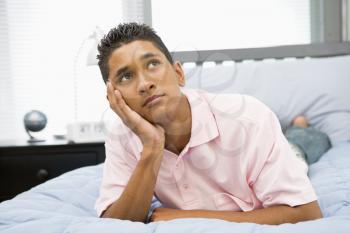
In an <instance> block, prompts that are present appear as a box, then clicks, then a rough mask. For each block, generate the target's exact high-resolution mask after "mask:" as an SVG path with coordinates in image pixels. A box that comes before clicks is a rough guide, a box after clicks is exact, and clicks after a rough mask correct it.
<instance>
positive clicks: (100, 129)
mask: <svg viewBox="0 0 350 233" xmlns="http://www.w3.org/2000/svg"><path fill="white" fill-rule="evenodd" d="M67 140H69V141H73V142H76V143H78V142H103V141H105V130H104V125H103V123H102V122H92V121H91V122H74V123H71V124H68V125H67Z"/></svg>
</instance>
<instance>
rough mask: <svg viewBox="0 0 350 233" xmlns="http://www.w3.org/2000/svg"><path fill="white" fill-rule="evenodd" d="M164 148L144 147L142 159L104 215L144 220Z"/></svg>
mask: <svg viewBox="0 0 350 233" xmlns="http://www.w3.org/2000/svg"><path fill="white" fill-rule="evenodd" d="M159 153H162V150H161V151H159V150H153V149H144V150H143V152H142V155H141V159H140V161H139V162H138V164H137V166H136V168H135V170H134V172H133V173H132V175H131V177H130V179H129V181H128V184H127V185H126V187H125V189H124V191H123V193H122V194H121V196H120V197H119V199H118V200H117V201H115V202H114V203H113V204H112V205H110V206H109V207H108V209H107V210H106V211H105V212H104V213H103V216H102V217H107V218H117V219H123V220H130V221H139V222H144V221H145V220H146V219H147V214H148V211H149V207H150V204H151V201H152V197H153V192H154V187H155V183H156V180H157V175H158V171H159V168H160V164H161V159H162V156H160V155H159Z"/></svg>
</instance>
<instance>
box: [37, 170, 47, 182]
mask: <svg viewBox="0 0 350 233" xmlns="http://www.w3.org/2000/svg"><path fill="white" fill-rule="evenodd" d="M36 178H38V180H39V181H46V180H47V179H48V178H49V172H48V171H47V170H46V169H40V170H39V171H38V172H37V173H36Z"/></svg>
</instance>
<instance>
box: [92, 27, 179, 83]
mask: <svg viewBox="0 0 350 233" xmlns="http://www.w3.org/2000/svg"><path fill="white" fill-rule="evenodd" d="M135 40H144V41H149V42H151V43H153V45H154V46H155V47H157V48H158V49H159V50H160V51H161V52H162V53H163V54H164V55H165V57H166V58H167V60H168V61H169V62H170V63H171V64H173V63H174V62H173V58H172V57H171V55H170V52H169V50H168V49H167V47H166V46H165V45H164V43H163V41H162V40H161V39H160V37H159V36H158V35H157V34H156V32H155V31H154V30H153V29H152V28H151V27H149V26H148V25H146V24H138V23H122V24H119V25H118V26H117V27H116V28H112V29H111V30H110V31H109V32H108V33H107V35H105V36H104V37H103V38H102V39H101V42H100V44H99V45H98V47H97V48H98V52H99V54H98V55H97V59H98V65H99V67H100V70H101V74H102V78H103V81H104V82H107V80H108V75H109V68H108V60H109V57H110V55H111V54H112V52H113V51H114V50H115V49H117V48H119V47H121V46H122V45H124V44H128V43H130V42H133V41H135Z"/></svg>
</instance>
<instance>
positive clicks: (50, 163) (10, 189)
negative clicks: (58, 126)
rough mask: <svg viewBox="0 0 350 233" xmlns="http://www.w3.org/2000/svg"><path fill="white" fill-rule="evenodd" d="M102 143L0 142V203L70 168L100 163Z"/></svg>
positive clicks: (56, 141)
mask: <svg viewBox="0 0 350 233" xmlns="http://www.w3.org/2000/svg"><path fill="white" fill-rule="evenodd" d="M104 159H105V149H104V143H102V142H96V143H70V142H68V141H66V140H50V141H46V142H40V143H34V144H29V143H27V142H26V141H0V202H1V201H3V200H7V199H10V198H12V197H14V196H15V195H17V194H19V193H21V192H23V191H26V190H28V189H30V188H32V187H34V186H36V185H38V184H40V183H43V182H45V181H46V180H49V179H52V178H54V177H57V176H59V175H61V174H63V173H65V172H68V171H71V170H73V169H76V168H79V167H84V166H89V165H96V164H99V163H102V162H104Z"/></svg>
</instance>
